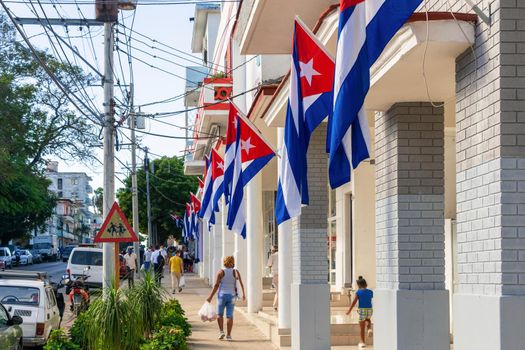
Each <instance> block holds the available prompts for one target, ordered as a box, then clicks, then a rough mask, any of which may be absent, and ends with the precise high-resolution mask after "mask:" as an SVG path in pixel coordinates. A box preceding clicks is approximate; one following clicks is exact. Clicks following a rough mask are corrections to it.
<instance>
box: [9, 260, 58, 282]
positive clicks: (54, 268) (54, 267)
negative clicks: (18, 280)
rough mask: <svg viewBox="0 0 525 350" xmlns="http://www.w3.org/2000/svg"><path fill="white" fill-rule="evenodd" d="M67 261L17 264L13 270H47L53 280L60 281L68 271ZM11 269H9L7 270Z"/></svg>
mask: <svg viewBox="0 0 525 350" xmlns="http://www.w3.org/2000/svg"><path fill="white" fill-rule="evenodd" d="M66 266H67V263H65V262H62V261H57V262H44V263H40V264H34V265H29V266H25V265H24V266H15V267H13V271H17V270H25V271H38V272H47V274H48V276H49V279H50V280H51V282H55V283H58V282H59V281H60V280H61V279H62V275H64V274H65V273H66ZM7 271H9V270H7Z"/></svg>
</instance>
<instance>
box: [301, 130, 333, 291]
mask: <svg viewBox="0 0 525 350" xmlns="http://www.w3.org/2000/svg"><path fill="white" fill-rule="evenodd" d="M325 145H326V123H322V124H321V125H319V126H318V127H317V129H316V130H315V131H314V133H313V134H312V138H311V140H310V146H309V148H308V189H309V195H310V205H309V206H307V207H304V208H303V209H302V215H301V217H300V218H297V219H292V234H293V242H292V246H293V283H296V284H326V283H328V258H327V249H328V248H327V228H328V224H327V215H328V177H327V167H328V156H327V154H326V151H325V150H326V146H325Z"/></svg>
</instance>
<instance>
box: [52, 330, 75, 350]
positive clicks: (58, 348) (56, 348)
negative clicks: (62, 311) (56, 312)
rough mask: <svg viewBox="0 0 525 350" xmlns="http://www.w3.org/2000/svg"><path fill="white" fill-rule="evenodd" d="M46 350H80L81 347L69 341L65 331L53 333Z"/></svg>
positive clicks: (53, 331) (54, 331)
mask: <svg viewBox="0 0 525 350" xmlns="http://www.w3.org/2000/svg"><path fill="white" fill-rule="evenodd" d="M44 350H80V346H78V345H77V344H75V343H74V342H72V341H71V340H69V338H68V336H67V334H66V333H65V332H64V330H63V329H55V330H52V331H51V334H50V335H49V339H48V341H47V344H46V345H44Z"/></svg>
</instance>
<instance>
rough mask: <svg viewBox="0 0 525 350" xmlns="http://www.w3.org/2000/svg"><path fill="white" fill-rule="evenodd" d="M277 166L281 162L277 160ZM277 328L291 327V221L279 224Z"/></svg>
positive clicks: (280, 134) (280, 130) (281, 133)
mask: <svg viewBox="0 0 525 350" xmlns="http://www.w3.org/2000/svg"><path fill="white" fill-rule="evenodd" d="M277 133H278V135H277V141H278V147H279V149H280V148H281V147H282V144H283V137H284V128H278V129H277ZM277 164H278V166H279V168H280V165H281V163H280V162H277ZM278 234H279V281H278V284H279V309H278V310H279V328H280V329H290V328H292V315H291V307H290V305H291V302H290V297H291V293H292V262H293V259H292V221H291V220H288V221H286V222H283V223H282V224H280V225H279V230H278Z"/></svg>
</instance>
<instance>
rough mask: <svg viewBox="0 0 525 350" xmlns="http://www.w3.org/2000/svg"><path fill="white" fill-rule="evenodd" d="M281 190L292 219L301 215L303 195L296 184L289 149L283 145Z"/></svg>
mask: <svg viewBox="0 0 525 350" xmlns="http://www.w3.org/2000/svg"><path fill="white" fill-rule="evenodd" d="M279 181H280V182H281V188H282V191H283V199H284V203H285V205H286V210H287V211H288V215H290V217H291V218H293V217H296V216H299V215H301V194H300V193H299V188H298V184H297V183H296V182H295V177H294V176H293V172H292V168H291V167H290V162H289V161H288V149H287V148H286V144H283V148H282V152H281V177H280V179H279Z"/></svg>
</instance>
